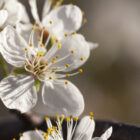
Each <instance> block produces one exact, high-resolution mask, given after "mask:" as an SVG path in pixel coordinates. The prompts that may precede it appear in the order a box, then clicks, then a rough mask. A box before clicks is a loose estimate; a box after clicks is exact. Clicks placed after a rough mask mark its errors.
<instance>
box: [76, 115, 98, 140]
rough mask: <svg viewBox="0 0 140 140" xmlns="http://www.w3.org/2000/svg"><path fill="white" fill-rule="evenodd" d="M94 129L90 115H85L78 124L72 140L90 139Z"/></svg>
mask: <svg viewBox="0 0 140 140" xmlns="http://www.w3.org/2000/svg"><path fill="white" fill-rule="evenodd" d="M94 130H95V122H94V120H93V119H91V118H90V116H85V117H84V118H82V120H81V121H80V123H79V124H78V126H77V128H76V130H75V135H74V139H73V140H91V138H92V135H93V132H94Z"/></svg>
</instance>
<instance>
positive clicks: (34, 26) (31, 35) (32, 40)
mask: <svg viewBox="0 0 140 140" xmlns="http://www.w3.org/2000/svg"><path fill="white" fill-rule="evenodd" d="M35 28H36V25H33V27H32V31H31V33H30V37H29V47H33V46H34V38H33V37H34V33H35Z"/></svg>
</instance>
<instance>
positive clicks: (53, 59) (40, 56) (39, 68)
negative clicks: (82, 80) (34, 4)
mask: <svg viewBox="0 0 140 140" xmlns="http://www.w3.org/2000/svg"><path fill="white" fill-rule="evenodd" d="M37 29H38V27H37ZM35 30H36V26H33V29H32V31H31V34H30V38H29V45H28V47H27V48H25V58H26V61H25V66H24V67H25V70H26V71H27V72H30V73H32V74H33V75H34V76H35V78H37V79H38V80H40V81H44V80H48V81H50V80H54V81H55V82H57V80H58V79H61V78H65V77H67V78H68V77H70V76H74V75H76V74H79V73H82V72H83V70H82V69H79V70H78V71H76V72H74V73H65V71H66V70H67V69H69V68H70V67H71V66H72V65H73V64H68V63H64V62H67V60H69V59H70V57H72V55H76V54H75V50H69V52H68V53H67V54H66V55H65V54H62V55H63V56H60V55H59V51H61V48H62V45H61V43H60V42H59V41H58V40H57V39H56V38H53V37H50V34H49V33H48V32H47V30H46V29H45V28H42V30H40V32H41V33H40V32H39V34H38V35H39V41H36V40H35V39H36V38H38V36H35V35H34V34H35V33H36V32H35ZM35 42H37V43H36V44H35ZM63 47H64V46H63ZM57 52H58V55H57ZM60 54H61V53H60ZM80 61H83V58H82V57H81V58H80ZM61 62H62V64H61ZM65 84H68V82H67V81H65Z"/></svg>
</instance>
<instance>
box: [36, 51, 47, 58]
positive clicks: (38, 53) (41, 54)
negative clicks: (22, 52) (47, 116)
mask: <svg viewBox="0 0 140 140" xmlns="http://www.w3.org/2000/svg"><path fill="white" fill-rule="evenodd" d="M44 54H45V52H43V51H39V52H37V56H39V57H41V56H44Z"/></svg>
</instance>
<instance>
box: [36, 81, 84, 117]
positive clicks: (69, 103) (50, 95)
mask: <svg viewBox="0 0 140 140" xmlns="http://www.w3.org/2000/svg"><path fill="white" fill-rule="evenodd" d="M42 96H43V102H44V103H45V104H46V105H45V104H44V105H43V104H42V103H41V102H38V103H39V104H38V106H37V107H36V108H35V111H36V112H37V113H40V114H44V115H45V114H48V115H51V116H54V115H56V114H59V115H61V114H64V115H66V116H70V115H72V116H79V115H80V114H81V113H82V112H83V110H84V99H83V96H82V94H81V92H80V91H79V89H78V88H77V87H76V86H75V85H73V84H72V83H71V82H68V84H67V85H65V81H64V80H61V81H59V82H58V83H53V85H50V84H49V83H46V84H44V85H43V91H42Z"/></svg>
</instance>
